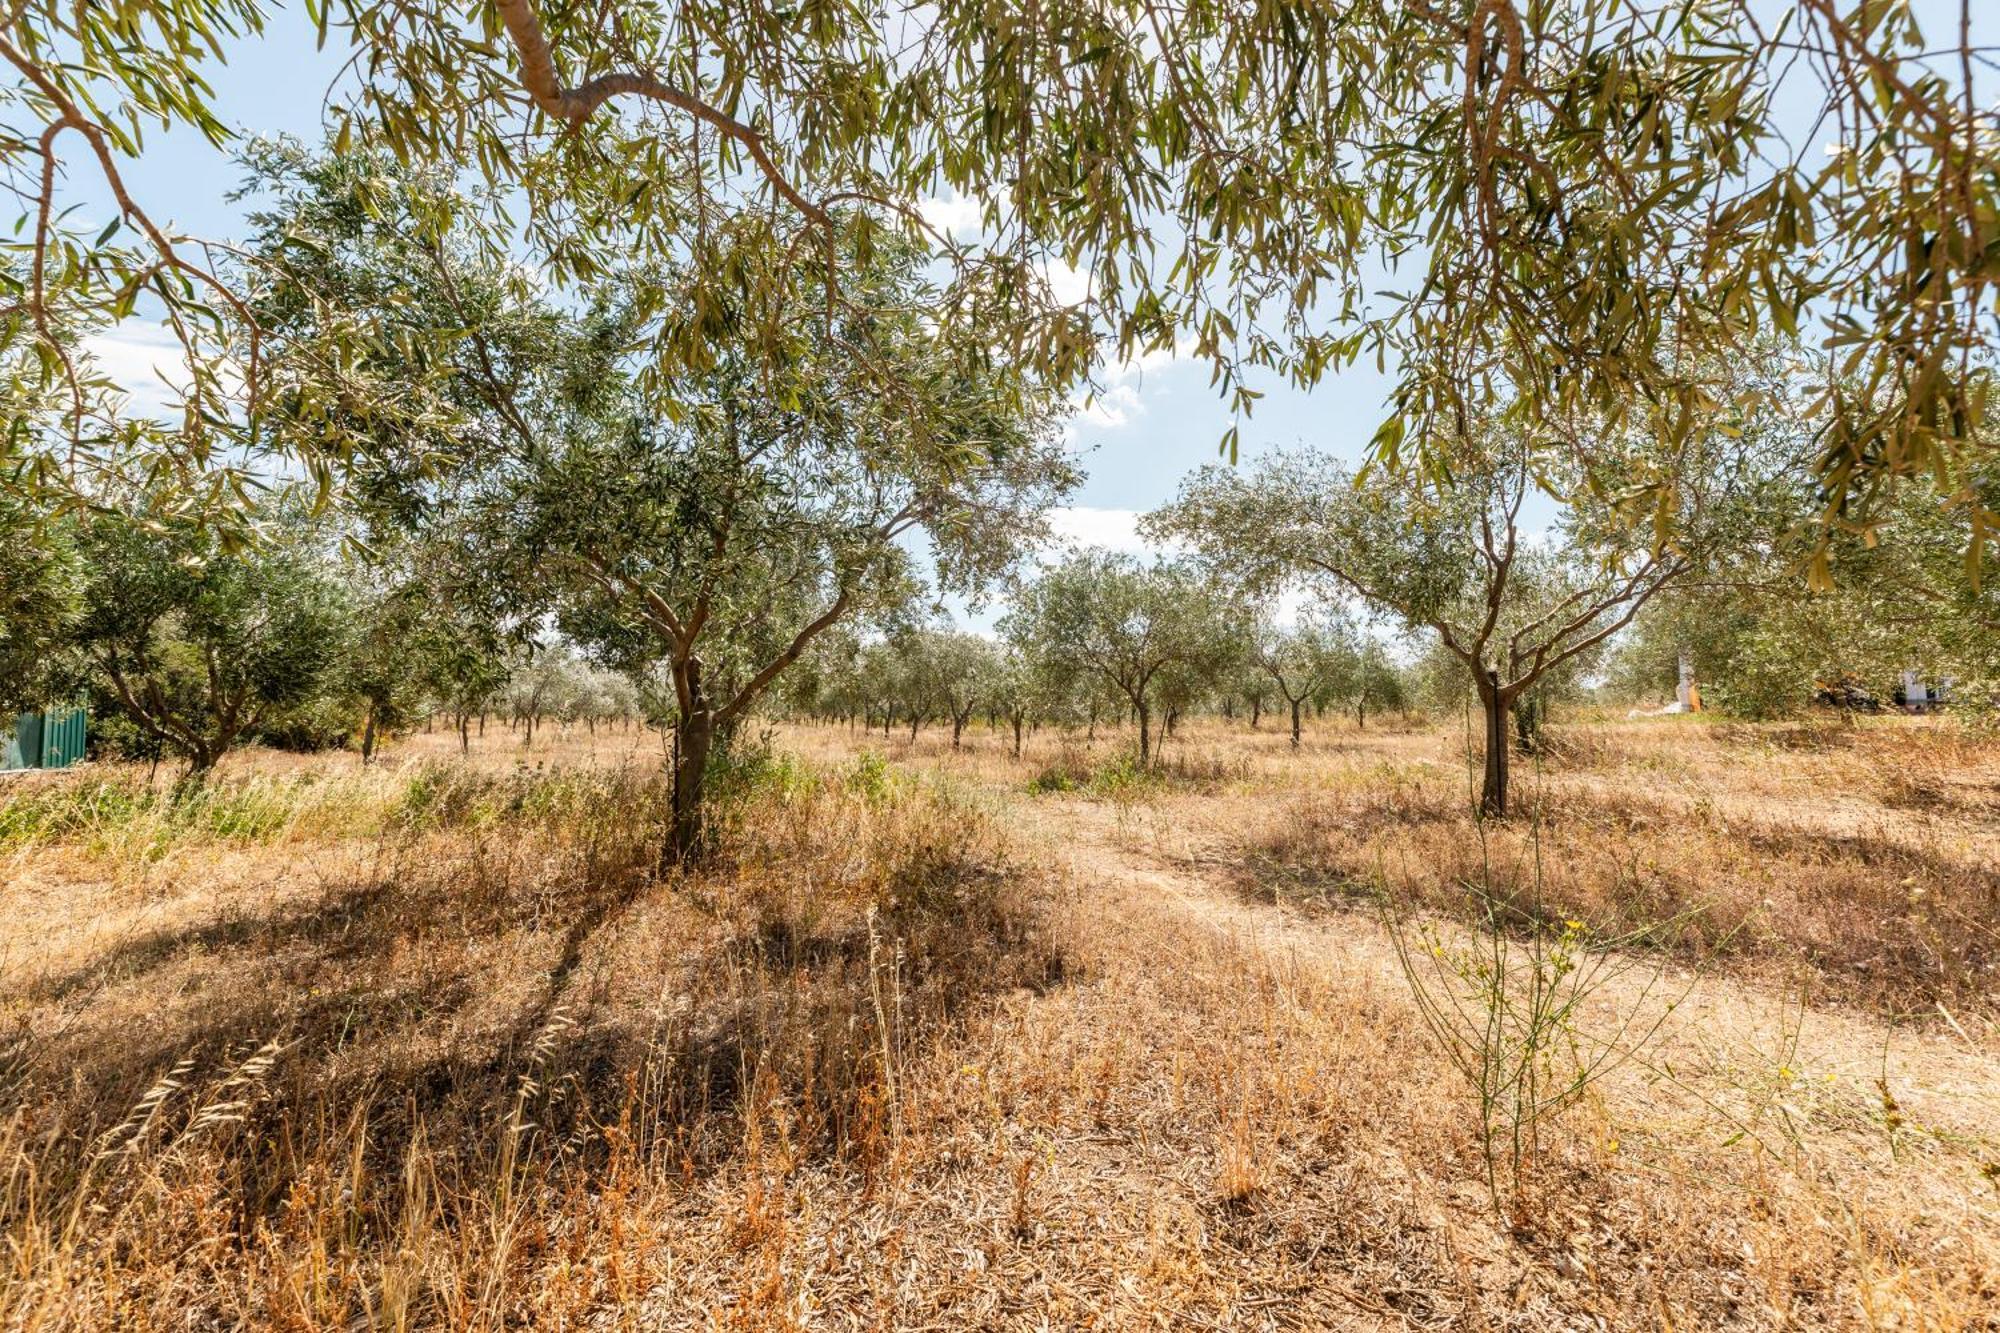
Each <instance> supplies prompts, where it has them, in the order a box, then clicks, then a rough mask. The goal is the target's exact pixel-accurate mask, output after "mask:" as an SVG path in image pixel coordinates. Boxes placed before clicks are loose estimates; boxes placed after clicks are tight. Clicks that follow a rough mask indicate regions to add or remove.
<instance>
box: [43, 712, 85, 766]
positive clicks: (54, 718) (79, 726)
mask: <svg viewBox="0 0 2000 1333" xmlns="http://www.w3.org/2000/svg"><path fill="white" fill-rule="evenodd" d="M83 732H84V712H83V710H82V709H81V708H52V709H49V710H48V711H46V712H44V713H43V714H42V767H43V768H68V767H69V766H70V765H71V764H74V763H76V762H77V761H78V760H80V759H82V758H83Z"/></svg>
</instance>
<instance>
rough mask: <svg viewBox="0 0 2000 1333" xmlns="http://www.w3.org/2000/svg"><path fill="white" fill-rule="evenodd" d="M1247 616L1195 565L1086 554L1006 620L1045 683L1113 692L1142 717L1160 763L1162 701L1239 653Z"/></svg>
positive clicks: (1026, 596) (1023, 596) (1042, 583)
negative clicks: (1156, 739)
mask: <svg viewBox="0 0 2000 1333" xmlns="http://www.w3.org/2000/svg"><path fill="white" fill-rule="evenodd" d="M1244 628H1245V627H1244V624H1243V617H1242V615H1241V614H1240V613H1239V612H1238V611H1237V610H1236V609H1235V608H1233V607H1232V606H1231V605H1229V604H1228V603H1227V602H1225V601H1224V600H1223V599H1222V598H1220V597H1219V596H1218V595H1217V593H1216V590H1214V589H1213V588H1211V587H1210V586H1208V584H1207V583H1206V582H1205V581H1204V580H1203V579H1201V578H1200V577H1199V576H1198V575H1197V574H1196V573H1195V572H1194V571H1193V570H1192V569H1191V568H1189V567H1188V566H1185V565H1178V564H1171V563H1165V562H1161V563H1156V564H1153V565H1141V564H1140V563H1139V562H1138V561H1136V560H1134V559H1132V558H1131V557H1129V556H1122V555H1112V554H1105V553H1094V554H1092V553H1086V554H1082V555H1077V556H1073V557H1071V558H1070V559H1068V560H1066V561H1065V562H1063V563H1062V564H1061V565H1058V566H1057V567H1055V568H1054V569H1051V570H1049V571H1048V572H1047V573H1045V574H1044V575H1042V577H1041V578H1039V579H1037V580H1036V581H1035V582H1034V583H1032V584H1030V585H1028V586H1027V587H1025V588H1023V589H1022V590H1021V592H1020V593H1019V594H1018V595H1017V596H1016V598H1015V601H1014V605H1013V608H1012V609H1011V610H1010V611H1009V612H1008V613H1007V616H1006V617H1005V618H1004V619H1003V620H1002V622H1001V630H1002V632H1003V633H1004V634H1005V635H1006V636H1007V638H1008V640H1009V641H1010V642H1011V643H1012V644H1014V645H1015V647H1016V648H1017V649H1018V650H1019V651H1020V652H1021V653H1022V654H1023V656H1024V657H1025V658H1027V659H1028V660H1029V661H1030V662H1032V663H1034V664H1035V667H1034V670H1036V671H1038V672H1039V673H1041V674H1042V675H1043V676H1044V678H1045V679H1049V680H1055V681H1061V682H1063V683H1064V684H1066V685H1068V686H1070V687H1073V688H1077V687H1081V688H1099V689H1108V690H1111V691H1115V692H1116V694H1117V695H1118V696H1119V698H1120V699H1121V700H1122V701H1123V702H1124V703H1125V704H1127V705H1129V706H1130V707H1131V709H1132V710H1133V712H1134V713H1136V714H1137V715H1138V720H1139V763H1140V766H1141V767H1144V766H1145V765H1147V764H1149V763H1150V762H1151V760H1152V719H1153V710H1154V708H1155V707H1156V705H1159V704H1161V703H1162V702H1163V701H1165V702H1168V703H1169V705H1170V706H1172V703H1173V701H1174V700H1175V699H1177V698H1178V699H1182V700H1185V699H1187V698H1189V697H1192V694H1193V691H1194V690H1195V688H1196V687H1197V685H1200V686H1201V687H1205V685H1206V682H1208V681H1209V680H1210V679H1212V678H1213V677H1214V675H1216V674H1217V673H1218V672H1220V671H1221V670H1222V669H1223V668H1224V667H1226V665H1227V664H1228V663H1229V662H1230V661H1231V660H1232V658H1234V657H1235V656H1236V654H1237V653H1238V652H1239V650H1240V645H1241V641H1242V637H1243V633H1244Z"/></svg>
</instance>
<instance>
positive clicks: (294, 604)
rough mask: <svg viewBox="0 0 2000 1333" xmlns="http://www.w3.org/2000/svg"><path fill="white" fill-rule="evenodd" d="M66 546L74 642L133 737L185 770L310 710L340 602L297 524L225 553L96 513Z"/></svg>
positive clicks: (343, 625)
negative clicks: (74, 607)
mask: <svg viewBox="0 0 2000 1333" xmlns="http://www.w3.org/2000/svg"><path fill="white" fill-rule="evenodd" d="M77 545H78V549H79V552H80V554H81V556H82V559H83V562H84V569H85V581H84V586H83V589H82V592H81V602H82V606H83V610H82V612H81V614H79V616H78V617H77V619H76V621H75V624H74V628H73V631H72V642H73V643H74V645H75V647H76V649H77V651H78V652H79V653H81V654H82V655H83V657H84V658H85V659H86V660H87V661H88V662H89V663H90V665H91V667H92V668H93V669H94V670H95V671H96V672H98V673H100V674H101V675H102V677H103V678H104V680H105V681H106V682H107V683H108V684H109V686H110V690H111V693H112V695H113V696H114V697H115V698H116V699H117V700H118V702H119V705H120V706H121V707H122V708H123V709H124V711H125V714H126V716H127V717H128V718H129V719H130V721H131V722H132V723H133V724H134V726H135V727H136V729H137V730H138V731H139V733H141V734H142V735H143V736H145V737H146V738H148V739H150V740H151V741H153V742H155V743H157V744H158V745H160V746H162V747H163V748H164V749H166V750H167V751H170V752H172V753H174V754H177V755H179V756H180V757H181V758H183V759H185V760H187V762H188V764H189V766H190V768H191V770H192V771H194V772H196V773H201V772H205V771H206V770H207V769H209V768H210V767H212V766H213V765H214V764H215V762H216V761H217V760H219V759H220V758H221V757H222V755H223V754H224V753H226V752H227V751H228V750H229V748H230V747H231V746H233V745H235V744H236V743H237V742H238V741H239V740H240V739H242V738H243V737H244V736H246V735H247V734H249V733H252V732H254V731H256V730H257V729H258V728H259V727H262V726H267V725H268V726H273V727H276V726H278V725H279V724H280V720H281V718H282V717H283V715H284V714H285V713H286V712H287V711H288V710H294V709H304V708H307V707H309V706H311V705H313V704H314V703H315V702H316V701H318V700H319V699H320V697H321V693H322V691H323V689H324V687H325V686H326V684H327V682H328V680H329V679H330V677H331V676H332V675H333V673H334V672H335V671H336V670H337V669H338V666H339V664H340V661H341V655H342V652H343V646H344V638H343V636H344V634H345V632H346V629H347V626H348V607H347V604H346V602H345V599H344V597H343V594H342V590H341V587H340V585H339V584H338V583H337V582H336V581H335V580H334V579H333V578H332V577H331V576H330V574H329V573H328V571H327V569H326V567H325V558H324V556H323V555H322V554H321V553H320V552H319V551H318V550H317V549H316V548H315V545H314V537H313V534H312V533H311V531H310V530H309V529H308V528H306V527H305V526H304V525H303V524H302V523H300V522H299V521H298V520H296V519H294V518H290V517H282V518H281V519H280V521H279V524H278V526H277V527H276V529H275V530H274V531H273V532H272V533H271V534H270V535H269V537H268V538H267V540H265V541H264V542H262V543H260V544H258V545H257V546H254V547H252V548H250V549H248V550H245V551H243V552H240V553H231V552H229V551H226V550H224V549H222V547H221V546H220V544H219V543H218V541H217V540H216V538H215V536H214V534H213V533H211V532H209V531H208V530H206V529H203V528H201V527H198V526H195V525H193V524H191V523H187V522H184V521H178V520H174V519H164V520H163V519H159V518H153V517H150V516H148V515H146V514H145V513H144V511H143V510H141V511H140V512H139V513H138V514H135V515H132V516H129V517H128V516H125V515H121V514H115V513H110V512H104V513H99V514H97V515H94V516H92V517H91V519H90V520H89V521H88V522H86V523H83V524H82V525H81V526H80V529H79V533H78V538H77Z"/></svg>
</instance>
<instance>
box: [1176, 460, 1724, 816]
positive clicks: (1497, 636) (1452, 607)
mask: <svg viewBox="0 0 2000 1333" xmlns="http://www.w3.org/2000/svg"><path fill="white" fill-rule="evenodd" d="M1739 433H1740V432H1739ZM1725 438H1726V437H1725ZM1598 452H1599V457H1598V458H1597V459H1596V460H1595V462H1594V464H1593V471H1592V473H1591V476H1592V478H1593V480H1592V482H1591V483H1590V484H1586V482H1585V479H1584V470H1583V469H1582V468H1581V467H1578V468H1576V469H1573V470H1571V472H1570V473H1569V474H1568V475H1567V476H1563V475H1561V474H1558V473H1556V472H1554V471H1552V469H1551V466H1550V465H1549V463H1548V462H1547V460H1546V458H1539V459H1538V456H1537V455H1536V454H1535V453H1534V452H1532V451H1530V450H1528V449H1526V448H1524V447H1522V444H1521V442H1520V441H1519V440H1518V438H1515V437H1513V436H1511V435H1510V433H1509V432H1508V430H1507V429H1506V428H1505V427H1502V426H1497V425H1496V426H1494V427H1493V428H1492V431H1491V433H1490V434H1489V435H1488V436H1486V437H1484V438H1482V439H1479V440H1476V441H1468V442H1467V448H1466V449H1465V450H1464V451H1463V453H1462V456H1461V459H1460V461H1459V463H1458V465H1457V467H1456V468H1455V470H1454V475H1453V480H1452V482H1451V483H1450V484H1449V485H1448V486H1432V485H1430V484H1428V483H1427V482H1426V481H1425V480H1424V479H1423V478H1422V477H1420V476H1418V475H1416V474H1414V473H1410V472H1404V473H1400V474H1398V473H1392V472H1389V471H1387V470H1383V469H1376V470H1373V471H1370V472H1369V473H1367V474H1365V475H1364V476H1362V477H1360V478H1358V479H1357V478H1356V477H1355V476H1354V474H1352V473H1351V472H1350V471H1348V469H1347V468H1346V467H1344V466H1343V465H1341V464H1340V463H1339V462H1338V461H1337V460H1335V459H1333V458H1331V457H1329V456H1327V455H1325V454H1319V453H1312V452H1292V453H1279V454H1275V455H1272V456H1271V457H1269V458H1268V459H1267V460H1266V461H1264V462H1262V463H1260V464H1259V465H1257V466H1256V467H1254V468H1250V469H1247V470H1245V471H1243V472H1237V471H1231V470H1227V469H1222V468H1209V469H1206V470H1204V471H1202V472H1201V473H1198V474H1197V475H1196V476H1194V477H1193V478H1191V479H1190V480H1189V481H1188V482H1187V483H1186V484H1185V485H1184V486H1183V488H1182V490H1181V493H1180V495H1179V496H1178V497H1177V498H1176V500H1175V501H1174V502H1173V503H1172V504H1170V505H1168V506H1167V507H1166V508H1164V509H1163V510H1161V511H1159V512H1158V513H1157V514H1154V515H1151V516H1149V518H1148V526H1149V528H1150V530H1151V531H1152V532H1154V533H1156V534H1158V535H1162V536H1170V537H1174V538H1178V539H1180V540H1183V541H1186V542H1188V543H1189V544H1190V545H1192V546H1193V547H1195V548H1196V549H1197V550H1198V551H1200V552H1201V553H1202V555H1203V557H1204V558H1206V559H1208V560H1210V561H1213V562H1215V563H1217V564H1218V565H1221V566H1226V567H1230V568H1233V569H1235V570H1236V571H1237V572H1238V574H1239V576H1240V577H1241V578H1242V580H1243V581H1244V582H1245V583H1246V584H1247V585H1249V586H1252V587H1264V588H1276V587H1278V586H1281V585H1283V584H1284V583H1286V582H1288V581H1290V582H1298V581H1304V582H1306V583H1308V584H1312V583H1324V584H1327V585H1330V586H1329V587H1328V588H1327V591H1328V593H1329V594H1338V595H1353V596H1359V597H1360V598H1362V599H1363V600H1364V601H1365V602H1367V603H1368V604H1369V605H1370V606H1372V607H1374V608H1375V609H1377V610H1378V611H1380V612H1382V613H1385V614H1388V615H1391V616H1394V617H1395V618H1397V619H1398V620H1400V621H1401V622H1402V624H1403V626H1404V627H1405V628H1406V629H1409V630H1414V631H1427V632H1429V633H1431V634H1434V635H1435V636H1436V637H1437V640H1438V642H1439V643H1440V644H1441V645H1442V646H1443V648H1444V650H1445V651H1446V652H1448V653H1449V654H1450V655H1451V656H1452V657H1453V658H1454V659H1456V660H1457V662H1458V663H1459V664H1460V666H1461V668H1462V669H1463V670H1464V672H1465V673H1466V675H1467V677H1468V678H1469V683H1470V685H1471V688H1472V691H1473V693H1474V695H1475V696H1476V697H1477V699H1478V700H1479V704H1480V710H1481V713H1482V715H1483V717H1484V722H1485V727H1484V730H1485V751H1486V759H1485V774H1484V781H1483V785H1482V788H1481V794H1480V807H1481V809H1482V810H1483V811H1484V812H1485V813H1487V814H1490V815H1496V816H1501V815H1505V814H1506V813H1507V796H1508V791H1507V778H1508V762H1507V761H1508V751H1509V749H1510V745H1509V738H1508V721H1509V717H1510V714H1511V712H1512V710H1513V709H1514V708H1515V706H1516V704H1517V703H1518V702H1519V701H1520V700H1521V699H1522V698H1523V697H1524V696H1525V695H1527V694H1528V693H1529V692H1530V691H1532V690H1534V689H1535V688H1536V687H1537V686H1538V685H1539V684H1541V683H1543V682H1544V681H1545V680H1547V679H1549V678H1551V674H1552V673H1559V672H1561V671H1563V670H1564V669H1565V668H1566V667H1568V666H1569V665H1570V664H1572V663H1574V662H1575V661H1577V660H1578V659H1579V658H1581V657H1583V656H1584V655H1585V654H1591V653H1595V652H1597V651H1598V650H1599V649H1600V648H1601V647H1602V645H1603V644H1604V643H1605V642H1606V641H1607V640H1608V639H1609V638H1610V637H1611V636H1612V635H1614V634H1616V633H1617V632H1618V631H1619V630H1620V629H1622V628H1623V627H1625V626H1626V625H1628V624H1630V623H1631V621H1632V619H1633V618H1634V617H1635V616H1636V615H1637V614H1638V613H1639V612H1640V610H1641V609H1642V608H1643V607H1645V605H1646V604H1647V603H1648V602H1649V601H1651V600H1652V599H1653V598H1654V597H1656V596H1657V595H1658V594H1659V593H1660V592H1662V591H1663V590H1664V589H1666V588H1668V587H1670V586H1672V585H1673V584H1674V583H1675V582H1676V581H1677V580H1679V579H1681V578H1683V577H1684V576H1685V575H1687V574H1688V572H1689V571H1690V570H1692V569H1695V568H1697V566H1698V564H1699V562H1700V561H1701V560H1702V559H1703V558H1705V556H1706V554H1707V552H1708V551H1709V549H1711V546H1712V544H1713V543H1714V542H1715V541H1717V540H1719V539H1720V538H1721V536H1722V534H1723V532H1724V531H1725V530H1726V525H1725V524H1722V523H1720V522H1719V520H1720V519H1721V517H1722V516H1723V515H1725V514H1726V513H1727V512H1728V510H1729V506H1728V505H1727V504H1726V503H1724V500H1725V499H1726V498H1727V496H1726V494H1723V493H1724V492H1728V491H1729V490H1730V489H1731V487H1732V485H1733V483H1734V479H1735V473H1734V472H1733V471H1732V470H1730V469H1727V468H1722V467H1708V466H1705V465H1693V464H1691V465H1689V466H1688V467H1687V468H1686V469H1685V470H1684V471H1683V472H1682V473H1681V474H1680V475H1679V479H1680V480H1681V481H1683V482H1684V483H1686V484H1687V488H1686V489H1685V490H1682V491H1678V492H1663V494H1665V495H1666V496H1667V498H1668V499H1669V501H1672V500H1673V497H1674V496H1675V495H1679V497H1680V499H1679V501H1678V503H1679V507H1680V511H1681V512H1680V514H1679V518H1680V520H1681V521H1680V522H1679V524H1678V525H1677V526H1675V527H1674V528H1672V529H1671V530H1670V531H1669V532H1668V533H1666V534H1665V536H1666V537H1667V539H1666V540H1659V541H1656V540H1655V538H1656V537H1658V536H1660V535H1662V534H1660V533H1659V532H1657V531H1656V530H1654V529H1647V530H1644V531H1641V530H1638V529H1637V528H1635V526H1634V524H1633V522H1632V520H1631V517H1630V515H1629V514H1627V513H1624V512H1622V511H1620V510H1619V509H1618V508H1617V507H1616V506H1614V505H1611V504H1609V503H1606V502H1604V501H1602V500H1601V499H1599V498H1598V497H1599V495H1600V494H1601V492H1600V491H1599V490H1597V489H1594V487H1595V486H1601V485H1602V484H1603V478H1604V476H1605V473H1606V471H1607V470H1608V467H1609V464H1608V462H1607V460H1606V458H1605V455H1607V454H1610V453H1611V452H1612V451H1611V449H1610V447H1609V446H1608V445H1607V446H1605V447H1603V448H1601V449H1600V450H1599V451H1598ZM1543 488H1548V489H1550V490H1555V491H1557V492H1558V493H1559V494H1561V495H1562V497H1563V498H1564V500H1565V501H1566V502H1567V507H1566V508H1565V509H1563V510H1562V511H1561V512H1560V516H1559V517H1558V518H1557V519H1556V521H1554V522H1553V523H1552V525H1551V526H1550V527H1549V528H1547V529H1546V530H1545V531H1543V532H1541V533H1534V532H1530V531H1528V530H1527V529H1526V527H1525V526H1524V523H1523V509H1524V506H1525V505H1526V504H1527V502H1528V500H1529V497H1530V496H1531V495H1535V494H1537V493H1538V492H1540V491H1542V490H1543ZM1670 516H1671V515H1670Z"/></svg>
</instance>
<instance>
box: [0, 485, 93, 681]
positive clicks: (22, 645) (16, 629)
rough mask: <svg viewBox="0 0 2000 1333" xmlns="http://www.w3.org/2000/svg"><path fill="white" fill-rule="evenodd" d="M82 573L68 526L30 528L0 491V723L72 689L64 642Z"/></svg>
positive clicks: (25, 514)
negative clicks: (66, 677) (66, 671)
mask: <svg viewBox="0 0 2000 1333" xmlns="http://www.w3.org/2000/svg"><path fill="white" fill-rule="evenodd" d="M81 584H82V572H81V569H80V568H79V564H78V560H77V555H76V550H75V543H74V539H73V537H72V534H71V532H70V530H69V529H68V527H67V526H66V525H63V524H58V523H54V522H48V523H37V522H35V521H34V519H33V518H32V517H31V515H30V512H29V510H28V508H27V507H26V506H25V505H23V504H21V503H19V502H18V501H15V500H13V499H11V498H10V497H9V496H8V495H7V494H6V493H5V492H4V491H0V719H7V720H11V719H12V717H13V716H14V714H15V713H17V712H25V711H27V710H29V709H33V708H39V707H41V706H42V705H43V704H45V703H47V702H48V701H49V700H50V698H52V697H53V696H54V694H55V693H56V692H59V691H66V688H67V687H68V686H69V685H70V684H72V682H70V681H66V680H64V679H63V678H62V677H63V675H64V673H63V671H62V669H61V668H62V667H63V666H64V665H65V664H64V663H63V662H62V660H61V654H62V650H63V648H64V646H65V644H64V640H65V636H66V635H67V632H68V630H69V628H70V624H71V622H72V621H73V619H74V618H75V616H76V613H77V608H78V594H79V592H80V590H81Z"/></svg>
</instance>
